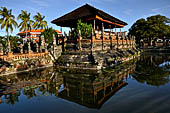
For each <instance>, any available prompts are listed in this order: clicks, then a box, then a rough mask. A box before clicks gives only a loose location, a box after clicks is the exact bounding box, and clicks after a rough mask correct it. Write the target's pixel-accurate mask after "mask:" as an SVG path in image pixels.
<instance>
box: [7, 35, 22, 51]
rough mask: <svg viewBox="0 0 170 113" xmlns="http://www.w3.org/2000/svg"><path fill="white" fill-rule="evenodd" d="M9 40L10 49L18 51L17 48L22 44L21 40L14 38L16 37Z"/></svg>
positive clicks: (10, 37)
mask: <svg viewBox="0 0 170 113" xmlns="http://www.w3.org/2000/svg"><path fill="white" fill-rule="evenodd" d="M9 39H10V40H11V48H12V49H13V50H16V49H18V46H19V45H20V44H21V43H22V41H23V40H22V38H20V37H16V36H9Z"/></svg>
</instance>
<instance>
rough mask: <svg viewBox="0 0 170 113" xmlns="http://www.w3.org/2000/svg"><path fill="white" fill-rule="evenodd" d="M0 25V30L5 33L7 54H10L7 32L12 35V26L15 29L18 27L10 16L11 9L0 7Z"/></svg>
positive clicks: (13, 17) (12, 16)
mask: <svg viewBox="0 0 170 113" xmlns="http://www.w3.org/2000/svg"><path fill="white" fill-rule="evenodd" d="M0 16H1V17H2V18H0V24H1V29H4V28H5V31H6V33H7V39H8V49H9V52H11V44H10V40H9V37H8V35H9V30H10V32H11V33H12V32H13V26H14V27H15V28H16V27H18V24H17V22H16V21H15V16H14V15H12V9H10V10H8V9H7V8H6V7H1V9H0Z"/></svg>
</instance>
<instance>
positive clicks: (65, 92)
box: [0, 63, 136, 109]
mask: <svg viewBox="0 0 170 113" xmlns="http://www.w3.org/2000/svg"><path fill="white" fill-rule="evenodd" d="M135 67H136V65H135V63H131V64H129V65H127V64H125V65H120V66H117V67H116V68H115V69H110V70H105V71H104V72H93V74H92V73H90V74H89V73H84V74H82V73H81V74H76V73H74V72H72V73H70V72H67V71H64V70H62V71H60V72H59V71H58V70H54V69H52V68H47V69H45V70H39V71H37V70H36V71H32V72H29V73H22V74H15V75H10V76H3V77H0V103H6V104H15V103H17V102H19V97H20V96H23V95H25V96H26V97H27V99H30V98H32V97H36V96H43V95H45V96H49V95H55V96H56V97H59V98H63V99H66V100H69V101H72V102H75V103H78V104H80V105H83V106H86V107H89V108H95V109H100V108H101V107H102V105H103V104H104V103H105V102H106V101H107V100H108V99H109V98H110V97H112V96H113V95H114V94H115V93H116V92H117V91H119V90H120V89H121V88H123V87H124V86H126V85H127V83H126V80H125V79H127V77H128V75H129V74H130V73H133V71H134V70H135Z"/></svg>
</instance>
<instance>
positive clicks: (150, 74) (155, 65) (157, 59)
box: [132, 54, 170, 86]
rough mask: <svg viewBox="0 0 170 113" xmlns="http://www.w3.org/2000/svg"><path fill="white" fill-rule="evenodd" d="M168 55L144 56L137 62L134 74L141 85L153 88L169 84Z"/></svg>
mask: <svg viewBox="0 0 170 113" xmlns="http://www.w3.org/2000/svg"><path fill="white" fill-rule="evenodd" d="M169 61H170V57H168V55H154V54H151V55H143V56H141V58H140V60H138V61H137V62H136V70H135V73H133V74H132V76H133V78H135V79H136V80H137V81H138V82H140V83H146V84H148V85H152V86H161V85H165V84H167V83H168V82H169V63H167V62H169Z"/></svg>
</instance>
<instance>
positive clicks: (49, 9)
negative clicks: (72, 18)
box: [0, 0, 170, 36]
mask: <svg viewBox="0 0 170 113" xmlns="http://www.w3.org/2000/svg"><path fill="white" fill-rule="evenodd" d="M86 3H87V4H89V5H92V6H93V7H95V8H98V9H100V10H103V11H104V12H106V13H108V14H110V15H112V16H114V17H116V18H118V19H120V20H123V21H124V22H126V23H128V25H127V26H125V27H124V28H123V29H121V30H122V31H128V29H129V28H130V27H131V26H132V25H133V23H134V22H136V21H137V20H138V19H140V18H147V17H148V16H153V15H157V14H160V15H163V16H166V17H168V18H170V0H0V7H7V9H12V13H13V15H15V17H16V18H17V16H18V15H19V14H20V13H21V10H26V11H27V12H30V13H31V18H32V19H33V16H34V15H36V13H37V12H40V13H41V14H42V15H44V16H45V20H46V21H47V23H48V26H49V27H53V28H54V29H57V30H60V29H61V28H60V27H59V26H56V25H55V24H52V23H51V21H52V20H54V19H56V18H58V17H60V16H63V15H64V14H66V13H68V12H71V11H73V10H74V9H76V8H78V7H81V6H82V5H85V4H86ZM17 22H18V23H20V21H19V20H17ZM68 30H69V29H68V28H63V29H62V31H63V32H64V31H66V32H68ZM117 31H119V29H118V30H117ZM18 32H19V29H18V28H17V29H14V31H13V33H11V35H14V36H15V35H16V34H17V33H18ZM4 35H6V32H5V29H2V30H1V29H0V36H4Z"/></svg>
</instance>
